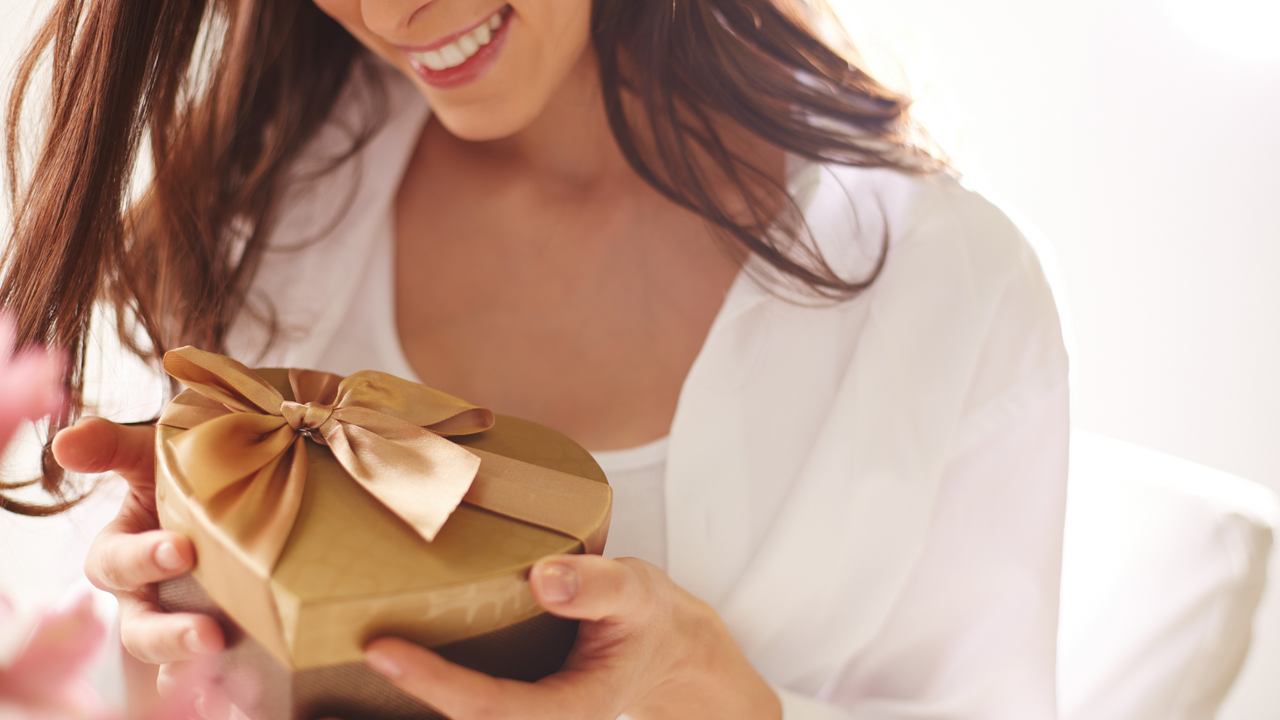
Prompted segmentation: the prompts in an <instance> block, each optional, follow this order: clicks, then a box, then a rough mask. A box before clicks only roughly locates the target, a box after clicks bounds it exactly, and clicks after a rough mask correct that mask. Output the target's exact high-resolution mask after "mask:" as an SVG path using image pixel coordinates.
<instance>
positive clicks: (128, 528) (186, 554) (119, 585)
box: [84, 510, 196, 592]
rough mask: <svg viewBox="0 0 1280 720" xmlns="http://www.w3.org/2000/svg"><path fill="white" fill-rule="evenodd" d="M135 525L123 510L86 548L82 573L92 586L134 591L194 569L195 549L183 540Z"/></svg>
mask: <svg viewBox="0 0 1280 720" xmlns="http://www.w3.org/2000/svg"><path fill="white" fill-rule="evenodd" d="M136 524H137V523H136V521H135V519H134V518H131V517H128V516H127V515H126V513H125V512H124V511H123V510H122V511H121V514H120V516H119V517H117V518H116V520H114V521H112V522H111V524H109V525H107V526H106V527H105V528H103V529H102V532H100V533H98V537H97V538H95V539H94V541H93V545H91V546H89V554H88V555H87V556H86V557H85V561H84V574H85V576H87V577H88V578H89V582H91V583H93V585H94V586H95V587H97V588H99V589H101V590H106V591H108V592H119V591H131V590H137V589H139V588H141V587H143V586H144V585H150V584H151V583H156V582H160V581H161V580H168V579H169V578H173V577H177V576H179V575H181V574H183V573H185V572H188V571H190V570H191V568H193V567H195V561H196V551H195V547H193V546H192V544H191V541H190V540H188V539H187V538H186V537H184V536H182V535H179V534H178V533H175V532H170V531H168V530H146V531H142V530H140V529H138V528H137V527H136Z"/></svg>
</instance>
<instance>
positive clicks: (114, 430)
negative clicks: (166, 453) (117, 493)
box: [53, 417, 155, 489]
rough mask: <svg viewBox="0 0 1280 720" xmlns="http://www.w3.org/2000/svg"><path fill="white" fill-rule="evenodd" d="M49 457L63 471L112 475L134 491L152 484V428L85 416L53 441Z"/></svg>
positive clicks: (153, 442)
mask: <svg viewBox="0 0 1280 720" xmlns="http://www.w3.org/2000/svg"><path fill="white" fill-rule="evenodd" d="M53 457H54V459H55V460H57V461H58V464H59V465H61V466H62V467H64V468H66V469H67V470H71V471H73V472H82V473H100V472H116V473H119V474H120V475H123V476H124V478H125V479H126V480H128V481H129V484H130V485H131V486H133V487H134V488H135V489H144V488H145V489H149V488H151V487H152V486H154V484H155V428H154V427H152V426H150V425H118V424H116V423H113V422H111V421H110V420H104V419H102V418H97V417H85V418H80V420H79V421H78V422H77V423H76V424H75V425H72V426H71V427H69V428H64V429H63V430H61V431H59V432H58V434H57V435H56V436H54V438H53Z"/></svg>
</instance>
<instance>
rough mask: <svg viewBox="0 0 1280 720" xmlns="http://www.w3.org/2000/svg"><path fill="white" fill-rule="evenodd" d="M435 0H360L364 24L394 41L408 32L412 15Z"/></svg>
mask: <svg viewBox="0 0 1280 720" xmlns="http://www.w3.org/2000/svg"><path fill="white" fill-rule="evenodd" d="M432 2H435V0H360V12H361V14H362V15H363V16H364V25H365V27H367V28H369V29H370V30H371V31H373V32H375V33H377V34H378V35H381V36H382V37H384V38H386V39H388V40H390V41H392V42H395V41H396V39H398V38H401V37H403V36H404V35H405V34H407V33H408V32H409V25H410V23H412V22H413V18H414V16H416V15H417V14H418V13H419V12H421V11H422V10H423V9H424V8H426V7H427V6H428V5H430V4H431V3H432Z"/></svg>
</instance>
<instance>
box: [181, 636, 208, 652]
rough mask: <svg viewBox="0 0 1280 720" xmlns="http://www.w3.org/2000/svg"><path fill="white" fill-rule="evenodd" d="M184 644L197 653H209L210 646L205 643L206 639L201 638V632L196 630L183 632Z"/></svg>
mask: <svg viewBox="0 0 1280 720" xmlns="http://www.w3.org/2000/svg"><path fill="white" fill-rule="evenodd" d="M182 644H183V645H185V646H186V648H187V649H188V650H190V651H191V652H193V653H195V654H196V655H207V654H208V653H209V647H208V646H207V645H205V644H204V641H203V640H201V639H200V634H199V633H197V632H196V631H195V630H188V631H186V632H184V633H182Z"/></svg>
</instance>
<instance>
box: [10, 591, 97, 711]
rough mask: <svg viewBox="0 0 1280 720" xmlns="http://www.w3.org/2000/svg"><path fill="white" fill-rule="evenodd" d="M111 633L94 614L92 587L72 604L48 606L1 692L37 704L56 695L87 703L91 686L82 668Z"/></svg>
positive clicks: (76, 703) (62, 699) (70, 701)
mask: <svg viewBox="0 0 1280 720" xmlns="http://www.w3.org/2000/svg"><path fill="white" fill-rule="evenodd" d="M106 637H107V628H106V626H105V625H104V624H103V623H102V621H101V620H100V619H98V616H97V615H95V614H94V611H93V596H92V595H90V594H88V593H86V594H84V595H82V596H81V597H80V598H79V599H77V601H76V602H75V603H74V604H73V605H72V606H71V607H69V608H66V609H61V610H50V611H47V612H45V613H44V614H42V615H41V616H40V618H39V619H38V620H37V621H36V626H35V628H34V629H33V630H32V632H31V635H30V637H28V638H27V642H26V645H25V646H23V648H22V651H21V652H20V653H19V654H18V658H17V660H15V661H14V662H13V664H12V665H10V666H9V667H8V668H7V669H6V670H5V672H4V673H3V674H0V697H4V698H12V699H14V700H16V701H18V702H20V703H26V704H31V705H35V706H39V705H43V704H46V703H48V702H50V701H56V702H57V704H59V705H62V704H64V703H68V704H70V705H71V706H81V705H82V704H84V703H85V702H86V700H85V692H84V691H85V689H86V688H84V687H83V683H81V682H80V680H79V677H78V676H79V673H80V672H81V670H82V669H83V668H84V667H85V666H86V665H87V664H88V663H89V662H90V661H91V660H92V659H93V656H94V654H95V653H96V652H97V651H98V648H100V647H101V646H102V643H103V641H104V640H106ZM89 692H90V694H92V691H89ZM94 698H95V699H96V696H94ZM89 704H90V705H92V704H93V702H89Z"/></svg>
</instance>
